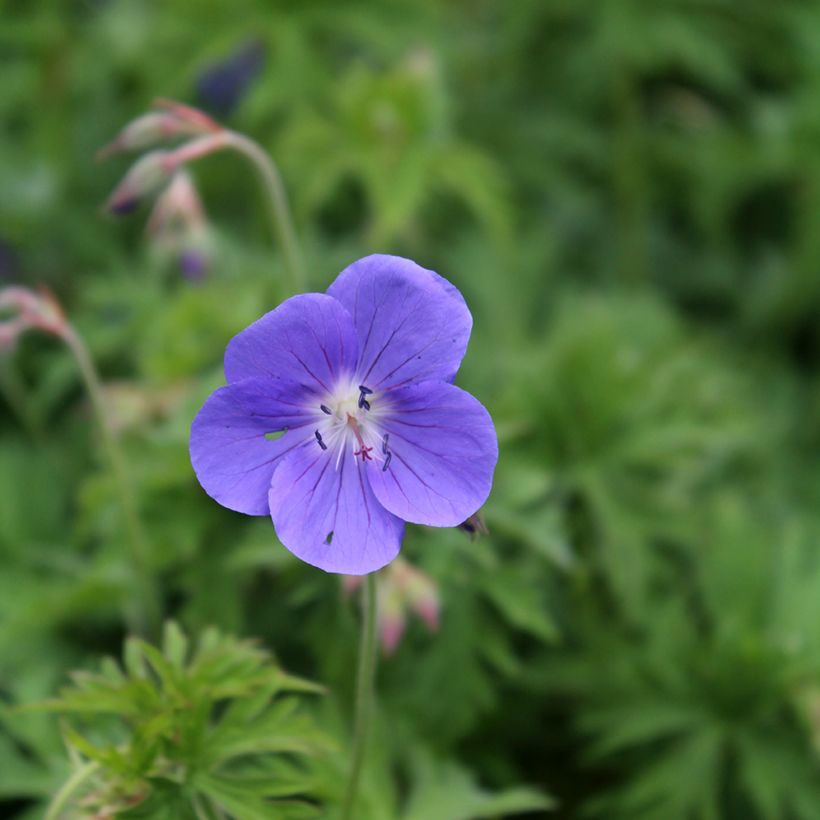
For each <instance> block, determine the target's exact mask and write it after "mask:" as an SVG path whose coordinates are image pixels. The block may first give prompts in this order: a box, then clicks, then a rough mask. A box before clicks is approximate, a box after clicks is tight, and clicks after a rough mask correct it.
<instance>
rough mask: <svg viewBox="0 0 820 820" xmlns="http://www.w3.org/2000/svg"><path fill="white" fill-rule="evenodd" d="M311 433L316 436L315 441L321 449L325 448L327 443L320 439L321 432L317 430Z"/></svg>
mask: <svg viewBox="0 0 820 820" xmlns="http://www.w3.org/2000/svg"><path fill="white" fill-rule="evenodd" d="M313 435H314V436H316V441H317V442H318V443H319V446H320V447H321V448H322V449H323V450H327V444H325V443H324V442H323V441H322V434H321V433H320V432H319V431H318V430H314V431H313Z"/></svg>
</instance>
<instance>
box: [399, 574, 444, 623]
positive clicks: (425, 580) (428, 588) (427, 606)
mask: <svg viewBox="0 0 820 820" xmlns="http://www.w3.org/2000/svg"><path fill="white" fill-rule="evenodd" d="M408 569H409V572H408V577H407V581H406V587H405V594H406V596H407V602H408V604H409V605H410V608H411V609H412V610H413V612H415V613H416V615H418V616H419V618H421V619H422V620H423V621H424V623H425V624H426V625H427V628H428V629H429V630H430V631H431V632H437V631H438V628H439V615H440V612H441V601H440V599H439V594H438V586H437V584H436V582H435V581H434V580H433V579H432V578H431V577H430V576H429V575H427V574H426V573H424V572H421V570H417V569H415V568H414V567H408Z"/></svg>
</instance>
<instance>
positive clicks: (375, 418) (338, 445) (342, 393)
mask: <svg viewBox="0 0 820 820" xmlns="http://www.w3.org/2000/svg"><path fill="white" fill-rule="evenodd" d="M319 409H320V410H321V411H322V413H323V416H322V417H321V418H320V419H319V426H318V427H317V428H316V430H315V431H314V436H315V438H316V443H317V445H318V446H319V447H320V448H321V449H322V450H328V449H329V450H331V451H333V452H334V453H335V454H336V468H337V469H338V467H339V464H340V462H341V460H342V458H343V457H344V454H345V453H346V452H349V453H351V454H352V455H353V458H354V459H355V460H356V463H357V464H358V463H361V464H366V463H367V462H368V461H380V462H382V465H383V466H382V469H383V470H386V469H387V467H388V465H389V464H390V459H391V458H392V454H391V453H390V449H389V447H388V444H387V441H388V435H387V434H386V433H382V431H381V429H380V424H379V420H380V418H381V417H382V416H383V415H384V410H385V402H384V401H383V400H380V397H379V396H377V395H375V393H374V391H373V390H371V389H370V388H369V387H368V386H367V385H366V384H357V383H355V382H351V383H349V384H342V385H339V386H338V387H337V389H336V390H334V391H333V392H332V393H331V394H330V395H329V396H327V398H326V399H325V401H324V403H322V404H320V405H319Z"/></svg>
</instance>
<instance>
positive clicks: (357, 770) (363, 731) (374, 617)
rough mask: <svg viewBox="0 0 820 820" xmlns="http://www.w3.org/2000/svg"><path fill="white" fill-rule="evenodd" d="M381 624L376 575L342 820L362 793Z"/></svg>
mask: <svg viewBox="0 0 820 820" xmlns="http://www.w3.org/2000/svg"><path fill="white" fill-rule="evenodd" d="M377 621H378V612H377V601H376V573H375V572H371V573H370V574H369V575H368V576H367V577H366V578H365V585H364V617H363V618H362V632H361V643H360V645H359V665H358V670H357V672H356V707H355V708H356V713H355V722H354V729H353V758H352V762H351V765H350V776H349V777H348V781H347V789H346V791H345V800H344V804H343V808H342V820H351V818H352V817H353V816H354V815H353V810H354V808H355V806H356V796H357V794H358V791H359V781H360V780H361V774H362V765H363V763H364V755H365V750H366V747H367V737H368V734H369V731H370V718H371V714H372V712H373V700H374V680H375V676H376V624H377Z"/></svg>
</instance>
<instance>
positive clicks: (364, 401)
mask: <svg viewBox="0 0 820 820" xmlns="http://www.w3.org/2000/svg"><path fill="white" fill-rule="evenodd" d="M359 407H363V408H364V409H365V410H369V409H370V402H369V401H368V400H367V399H366V398H365V397H364V393H362V395H361V396H359Z"/></svg>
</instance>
